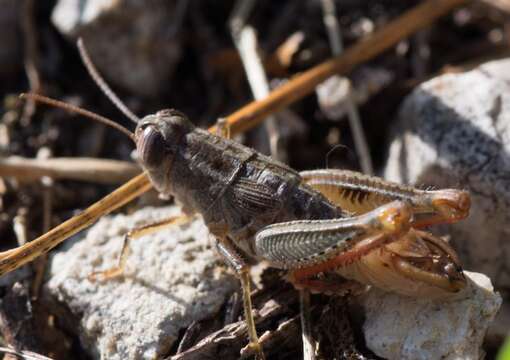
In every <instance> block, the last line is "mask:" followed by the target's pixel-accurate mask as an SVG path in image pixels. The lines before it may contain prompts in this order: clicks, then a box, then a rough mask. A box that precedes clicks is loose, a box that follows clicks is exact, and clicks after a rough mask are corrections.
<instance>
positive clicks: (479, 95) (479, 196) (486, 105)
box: [385, 60, 510, 289]
mask: <svg viewBox="0 0 510 360" xmlns="http://www.w3.org/2000/svg"><path fill="white" fill-rule="evenodd" d="M396 128H397V129H399V131H400V133H399V134H398V136H397V137H396V138H395V140H393V142H392V144H391V147H390V156H389V159H388V163H387V167H386V170H385V177H386V178H387V179H389V180H393V181H397V182H403V183H413V184H418V185H433V186H437V187H455V188H465V189H468V190H469V191H470V192H471V195H472V208H471V214H470V216H469V218H468V219H466V220H464V221H461V222H459V223H457V224H454V225H452V226H449V227H448V232H449V233H450V234H451V237H452V243H453V246H454V247H455V249H457V250H458V252H459V255H460V256H461V259H462V262H463V264H464V266H465V268H468V269H473V270H475V271H478V272H482V273H484V274H486V275H488V276H489V277H490V278H491V279H492V281H493V282H494V285H495V287H496V288H497V289H499V288H510V261H509V259H510V241H508V240H509V237H510V60H502V61H495V62H490V63H487V64H485V65H483V66H480V67H479V68H477V69H475V70H473V71H470V72H467V73H464V74H448V75H443V76H439V77H437V78H435V79H432V80H430V81H428V82H426V83H424V84H422V85H421V86H419V87H418V88H417V89H416V90H415V91H414V92H413V94H412V95H410V96H409V97H408V98H407V100H406V101H405V103H404V105H403V107H402V109H401V113H400V120H399V122H398V124H397V126H396Z"/></svg>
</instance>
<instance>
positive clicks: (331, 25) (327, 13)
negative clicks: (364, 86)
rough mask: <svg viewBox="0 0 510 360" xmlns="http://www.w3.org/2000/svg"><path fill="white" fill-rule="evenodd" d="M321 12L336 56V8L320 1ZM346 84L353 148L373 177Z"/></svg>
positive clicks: (339, 43) (340, 46)
mask: <svg viewBox="0 0 510 360" xmlns="http://www.w3.org/2000/svg"><path fill="white" fill-rule="evenodd" d="M321 5H322V11H323V14H324V25H325V26H326V29H327V31H328V38H329V43H330V46H331V51H332V52H333V55H335V56H338V55H341V54H342V52H343V49H344V47H343V43H342V34H341V31H340V26H339V25H338V20H337V18H336V7H335V2H334V1H333V0H321ZM345 81H347V82H348V90H347V92H346V97H347V98H346V101H345V105H346V106H347V117H348V118H349V124H350V127H351V132H352V137H353V139H354V146H355V147H356V153H357V154H358V158H359V161H360V165H361V170H362V171H363V172H364V173H365V174H369V175H373V173H374V169H373V166H372V158H371V156H370V149H369V147H368V143H367V140H366V136H365V132H364V131H363V126H362V125H361V118H360V115H359V111H358V107H357V106H356V103H355V102H354V99H353V96H352V91H353V90H352V86H351V82H350V80H349V79H347V78H345Z"/></svg>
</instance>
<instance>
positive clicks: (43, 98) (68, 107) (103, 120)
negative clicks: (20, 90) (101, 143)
mask: <svg viewBox="0 0 510 360" xmlns="http://www.w3.org/2000/svg"><path fill="white" fill-rule="evenodd" d="M19 97H20V99H31V100H34V101H37V102H40V103H44V104H47V105H50V106H54V107H58V108H61V109H64V110H67V111H70V112H74V113H77V114H80V115H83V116H85V117H88V118H89V119H92V120H95V121H98V122H100V123H102V124H105V125H108V126H110V127H113V128H115V129H117V130H119V131H121V132H122V133H124V134H125V135H127V136H128V137H129V138H130V139H131V140H133V142H135V143H136V141H135V136H134V134H133V133H132V132H131V131H129V130H128V129H126V128H125V127H124V126H122V125H119V124H117V123H116V122H115V121H112V120H110V119H108V118H106V117H104V116H101V115H98V114H96V113H93V112H92V111H88V110H85V109H82V108H80V107H78V106H74V105H71V104H68V103H65V102H63V101H58V100H55V99H52V98H49V97H46V96H42V95H39V94H33V93H26V94H20V96H19Z"/></svg>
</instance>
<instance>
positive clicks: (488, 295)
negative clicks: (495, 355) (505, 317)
mask: <svg viewBox="0 0 510 360" xmlns="http://www.w3.org/2000/svg"><path fill="white" fill-rule="evenodd" d="M466 276H467V277H468V279H470V281H469V286H468V287H467V288H466V289H465V290H464V291H462V293H460V294H457V295H455V296H454V297H453V298H451V299H446V300H425V299H417V298H409V297H404V296H400V295H396V294H389V293H386V292H384V291H382V290H378V289H375V288H374V289H371V290H370V291H369V292H368V293H367V294H366V295H365V297H364V309H365V312H366V314H365V315H366V320H365V323H364V325H363V332H364V334H365V340H366V343H367V346H368V348H369V349H371V350H372V351H373V352H374V353H375V354H377V355H378V356H381V357H383V358H385V359H424V360H425V359H443V360H453V359H473V360H478V359H481V358H483V355H484V354H483V350H482V349H481V346H482V342H483V339H484V336H485V333H486V331H487V327H488V326H489V324H490V323H491V321H492V320H493V319H494V317H495V316H496V313H497V312H498V309H499V307H500V306H501V302H502V300H501V296H499V294H497V293H494V291H493V288H492V285H491V282H490V280H489V278H488V277H486V276H485V275H483V274H477V273H469V272H466Z"/></svg>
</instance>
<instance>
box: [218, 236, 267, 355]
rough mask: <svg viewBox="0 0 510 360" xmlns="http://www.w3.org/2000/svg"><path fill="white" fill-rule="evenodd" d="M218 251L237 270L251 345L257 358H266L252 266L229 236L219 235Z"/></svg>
mask: <svg viewBox="0 0 510 360" xmlns="http://www.w3.org/2000/svg"><path fill="white" fill-rule="evenodd" d="M216 247H217V249H218V252H219V253H220V254H221V255H222V256H223V257H224V258H225V259H226V260H227V262H228V264H229V265H230V266H231V267H232V268H233V269H234V270H235V272H236V273H237V275H238V277H239V280H240V281H241V287H242V291H243V306H244V316H245V319H246V326H247V327H248V335H249V337H250V344H249V346H250V347H251V348H252V349H253V350H254V352H255V353H256V358H257V359H265V357H264V352H263V351H262V347H261V345H260V343H259V338H258V336H257V329H256V327H255V320H254V319H253V312H252V303H251V290H250V282H251V277H250V266H249V265H248V263H247V262H246V261H245V260H244V259H243V257H242V256H241V255H240V254H239V252H238V251H237V250H236V249H235V247H234V245H233V244H232V243H231V241H230V240H229V239H228V238H227V237H218V238H217V242H216Z"/></svg>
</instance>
